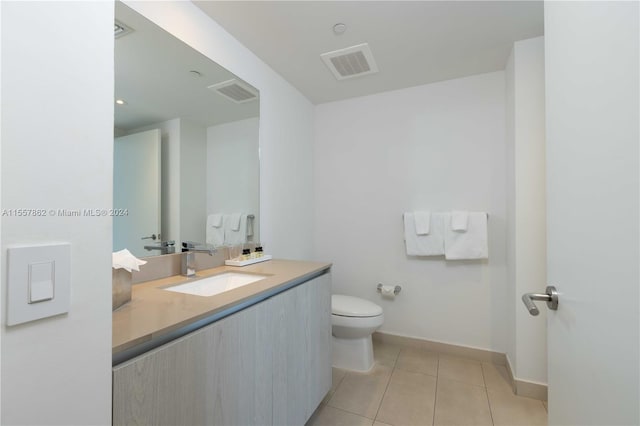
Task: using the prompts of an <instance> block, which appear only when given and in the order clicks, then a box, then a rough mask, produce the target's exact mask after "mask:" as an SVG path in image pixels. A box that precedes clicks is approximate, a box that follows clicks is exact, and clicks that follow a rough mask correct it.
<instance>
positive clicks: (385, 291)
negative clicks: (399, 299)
mask: <svg viewBox="0 0 640 426" xmlns="http://www.w3.org/2000/svg"><path fill="white" fill-rule="evenodd" d="M394 290H395V288H394V287H392V286H390V285H383V286H382V290H381V293H382V297H386V298H388V299H394V298H395V297H396V294H395V293H394Z"/></svg>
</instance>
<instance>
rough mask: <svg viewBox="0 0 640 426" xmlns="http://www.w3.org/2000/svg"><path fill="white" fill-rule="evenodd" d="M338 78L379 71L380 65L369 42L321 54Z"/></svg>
mask: <svg viewBox="0 0 640 426" xmlns="http://www.w3.org/2000/svg"><path fill="white" fill-rule="evenodd" d="M320 57H321V58H322V60H323V61H324V63H325V64H327V66H328V67H329V69H330V70H331V72H332V73H333V75H334V76H335V77H336V78H337V79H338V80H344V79H346V78H352V77H360V76H362V75H367V74H373V73H375V72H378V66H377V65H376V61H375V60H374V59H373V54H372V53H371V49H370V48H369V45H368V44H367V43H362V44H358V45H357V46H351V47H347V48H346V49H340V50H334V51H333V52H327V53H323V54H322V55H320Z"/></svg>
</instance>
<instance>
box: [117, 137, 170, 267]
mask: <svg viewBox="0 0 640 426" xmlns="http://www.w3.org/2000/svg"><path fill="white" fill-rule="evenodd" d="M113 207H114V217H113V251H118V250H122V249H125V248H126V249H128V250H129V251H130V252H131V253H133V254H134V255H136V256H138V257H140V256H150V255H156V254H160V252H157V251H147V250H145V249H144V246H145V245H152V244H154V243H156V242H158V241H159V240H158V238H159V234H160V130H159V129H154V130H148V131H146V132H140V133H135V134H132V135H129V136H123V137H120V138H116V139H115V141H114V172H113ZM152 236H155V237H156V239H155V240H154V239H153V238H149V237H152Z"/></svg>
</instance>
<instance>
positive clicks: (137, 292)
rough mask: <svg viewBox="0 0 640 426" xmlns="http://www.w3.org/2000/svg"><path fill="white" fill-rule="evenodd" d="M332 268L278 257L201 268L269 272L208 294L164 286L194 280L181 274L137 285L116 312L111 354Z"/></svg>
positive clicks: (210, 272)
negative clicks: (243, 284)
mask: <svg viewBox="0 0 640 426" xmlns="http://www.w3.org/2000/svg"><path fill="white" fill-rule="evenodd" d="M330 267H331V264H330V263H321V262H306V261H296V260H277V259H274V260H269V261H266V262H261V263H256V264H253V265H248V266H243V267H235V266H220V267H217V268H211V269H205V270H201V271H198V272H197V273H196V276H197V277H199V278H204V277H207V276H210V275H217V274H220V273H223V272H241V273H247V274H260V275H268V277H267V278H265V279H262V280H259V281H256V282H254V283H251V284H247V285H245V286H242V287H239V288H236V289H233V290H229V291H226V292H224V293H220V294H217V295H214V296H208V297H203V296H194V295H190V294H184V293H176V292H172V291H165V290H163V288H164V287H167V286H172V285H176V284H181V283H185V282H188V281H192V280H193V278H186V277H183V276H180V275H177V276H172V277H168V278H162V279H158V280H153V281H147V282H144V283H140V284H136V285H134V286H133V288H132V293H131V302H129V303H127V304H126V305H124V306H122V307H120V308H119V309H117V310H116V311H114V312H113V323H112V326H113V339H112V353H113V354H117V353H119V352H122V351H125V350H127V349H130V348H133V347H135V346H138V345H141V344H143V343H145V342H149V341H151V340H152V339H155V338H157V337H161V336H162V335H166V334H168V333H170V332H172V331H175V330H178V329H181V328H184V327H186V326H188V325H189V324H192V323H194V322H196V321H198V320H202V319H205V318H207V317H210V316H213V315H215V314H217V313H219V312H222V311H224V310H228V309H230V308H233V306H235V305H238V304H240V303H242V302H246V301H249V300H251V299H252V298H258V297H259V296H260V295H261V294H264V293H267V292H273V291H277V290H278V288H280V287H282V288H286V287H287V284H290V283H291V282H293V281H295V280H299V279H301V278H303V277H306V276H313V275H315V274H318V273H320V272H322V271H324V270H328V269H329V268H330Z"/></svg>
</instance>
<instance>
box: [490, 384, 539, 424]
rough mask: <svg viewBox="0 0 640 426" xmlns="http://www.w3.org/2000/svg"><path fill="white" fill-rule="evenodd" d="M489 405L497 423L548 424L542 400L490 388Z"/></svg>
mask: <svg viewBox="0 0 640 426" xmlns="http://www.w3.org/2000/svg"><path fill="white" fill-rule="evenodd" d="M488 394H489V405H490V406H491V413H492V414H493V422H494V424H495V425H505V426H506V425H509V426H515V425H523V426H524V425H527V426H532V425H546V424H547V411H546V410H545V409H544V405H543V404H542V401H540V400H537V399H532V398H525V397H522V396H518V395H514V394H513V393H511V392H501V391H494V390H489V391H488Z"/></svg>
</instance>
